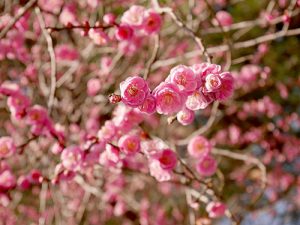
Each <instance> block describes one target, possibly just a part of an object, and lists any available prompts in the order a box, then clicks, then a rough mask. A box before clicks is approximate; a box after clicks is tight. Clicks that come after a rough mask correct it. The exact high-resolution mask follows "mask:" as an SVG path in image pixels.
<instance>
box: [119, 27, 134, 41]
mask: <svg viewBox="0 0 300 225" xmlns="http://www.w3.org/2000/svg"><path fill="white" fill-rule="evenodd" d="M115 36H116V39H117V40H118V41H126V40H130V39H131V38H132V36H133V29H132V28H131V27H130V26H128V25H120V26H119V27H117V29H116V34H115Z"/></svg>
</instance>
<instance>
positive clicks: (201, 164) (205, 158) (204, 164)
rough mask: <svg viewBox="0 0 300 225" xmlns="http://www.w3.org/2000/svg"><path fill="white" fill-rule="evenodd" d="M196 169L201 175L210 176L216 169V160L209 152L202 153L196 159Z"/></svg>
mask: <svg viewBox="0 0 300 225" xmlns="http://www.w3.org/2000/svg"><path fill="white" fill-rule="evenodd" d="M196 169H197V171H198V172H199V174H200V175H201V176H204V177H209V176H212V175H213V174H214V173H215V172H216V170H217V162H216V160H215V159H214V158H213V157H212V156H211V155H210V154H202V155H201V156H200V158H199V160H198V163H197V166H196Z"/></svg>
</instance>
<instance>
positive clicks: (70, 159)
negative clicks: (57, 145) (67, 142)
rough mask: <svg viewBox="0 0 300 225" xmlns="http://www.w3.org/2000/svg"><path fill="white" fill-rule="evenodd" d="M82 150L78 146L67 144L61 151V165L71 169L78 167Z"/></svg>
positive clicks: (74, 169) (81, 157)
mask: <svg viewBox="0 0 300 225" xmlns="http://www.w3.org/2000/svg"><path fill="white" fill-rule="evenodd" d="M82 159H83V151H82V150H81V149H80V148H79V147H78V146H75V145H74V146H69V147H67V148H65V149H64V150H63V152H62V153H61V161H62V165H63V166H64V167H65V168H66V169H68V170H71V171H76V170H78V169H80V166H81V163H82Z"/></svg>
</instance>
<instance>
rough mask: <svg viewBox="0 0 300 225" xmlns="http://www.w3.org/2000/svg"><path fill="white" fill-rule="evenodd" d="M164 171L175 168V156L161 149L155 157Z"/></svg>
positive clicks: (171, 152) (173, 153)
mask: <svg viewBox="0 0 300 225" xmlns="http://www.w3.org/2000/svg"><path fill="white" fill-rule="evenodd" d="M155 157H156V158H157V160H158V161H159V163H160V166H161V168H162V169H164V170H172V169H174V168H175V167H176V164H177V156H176V153H175V152H174V151H172V150H171V149H163V150H162V151H160V152H158V153H157V155H156V156H155Z"/></svg>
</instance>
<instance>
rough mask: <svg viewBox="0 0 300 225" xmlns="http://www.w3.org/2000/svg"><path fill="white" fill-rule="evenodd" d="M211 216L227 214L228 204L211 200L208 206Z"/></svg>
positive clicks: (207, 209) (216, 216)
mask: <svg viewBox="0 0 300 225" xmlns="http://www.w3.org/2000/svg"><path fill="white" fill-rule="evenodd" d="M206 211H207V212H208V215H209V217H210V218H218V217H221V216H223V215H224V214H225V211H226V205H225V204H224V203H222V202H210V203H208V205H207V206H206Z"/></svg>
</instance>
